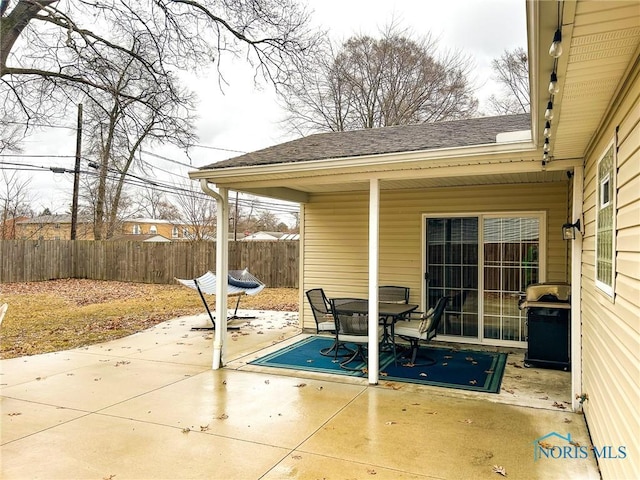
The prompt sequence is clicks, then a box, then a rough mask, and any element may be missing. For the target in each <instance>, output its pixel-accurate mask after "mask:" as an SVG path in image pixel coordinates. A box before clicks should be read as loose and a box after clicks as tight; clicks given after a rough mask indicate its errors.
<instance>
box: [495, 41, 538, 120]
mask: <svg viewBox="0 0 640 480" xmlns="http://www.w3.org/2000/svg"><path fill="white" fill-rule="evenodd" d="M491 66H492V68H493V72H494V74H495V79H496V80H497V81H498V82H499V83H500V85H501V86H502V93H501V94H500V95H495V94H494V95H491V96H490V97H489V105H490V108H491V110H492V112H493V113H496V114H498V115H509V114H515V113H527V112H529V104H530V100H529V98H530V97H529V62H528V57H527V52H525V50H524V48H522V47H518V48H515V49H513V50H511V51H509V50H505V51H504V53H503V54H502V56H500V58H496V59H494V60H493V61H492V62H491Z"/></svg>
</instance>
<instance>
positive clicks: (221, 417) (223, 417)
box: [216, 413, 229, 420]
mask: <svg viewBox="0 0 640 480" xmlns="http://www.w3.org/2000/svg"><path fill="white" fill-rule="evenodd" d="M216 418H217V419H218V420H226V419H227V418H229V415H227V414H226V413H223V414H222V415H218V416H217V417H216Z"/></svg>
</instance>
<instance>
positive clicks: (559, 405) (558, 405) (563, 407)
mask: <svg viewBox="0 0 640 480" xmlns="http://www.w3.org/2000/svg"><path fill="white" fill-rule="evenodd" d="M553 406H554V407H556V408H560V409H561V410H564V409H566V408H567V406H566V405H564V404H563V403H558V402H553Z"/></svg>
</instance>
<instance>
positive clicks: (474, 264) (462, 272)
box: [425, 217, 478, 338]
mask: <svg viewBox="0 0 640 480" xmlns="http://www.w3.org/2000/svg"><path fill="white" fill-rule="evenodd" d="M425 278H426V279H427V289H426V292H427V299H426V300H427V302H426V303H427V308H431V307H433V306H434V305H435V304H436V302H437V301H438V298H440V297H442V296H445V295H446V296H448V297H449V304H448V306H447V310H446V312H445V314H444V317H443V319H442V322H441V324H440V329H439V331H438V333H439V334H443V335H450V336H458V337H472V338H477V337H478V218H477V217H459V218H428V219H426V277H425Z"/></svg>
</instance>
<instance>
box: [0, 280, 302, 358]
mask: <svg viewBox="0 0 640 480" xmlns="http://www.w3.org/2000/svg"><path fill="white" fill-rule="evenodd" d="M207 297H208V298H207V300H208V301H209V305H210V308H211V309H214V308H215V296H207ZM5 302H6V303H8V304H9V310H8V311H7V314H6V316H5V318H4V321H3V322H2V326H1V327H0V329H1V333H2V335H1V337H0V358H3V359H4V358H13V357H21V356H24V355H35V354H39V353H47V352H54V351H59V350H66V349H70V348H76V347H81V346H85V345H91V344H94V343H99V342H104V341H107V340H113V339H116V338H121V337H124V336H127V335H131V334H133V333H136V332H138V331H140V330H144V329H146V328H149V327H151V326H153V325H156V324H158V323H160V322H164V321H165V320H169V319H171V318H175V317H179V316H183V315H194V314H200V313H204V307H203V305H202V302H201V300H200V297H199V296H198V293H197V292H196V291H194V290H190V289H188V288H185V287H183V286H181V285H149V284H139V283H124V282H104V281H95V280H77V279H68V280H51V281H47V282H28V283H10V284H2V285H0V304H2V303H5ZM234 307H235V298H230V299H229V308H234ZM240 308H245V309H256V310H280V311H293V312H295V311H298V290H297V289H294V288H265V289H264V290H263V291H262V292H260V293H259V294H258V295H255V296H249V295H245V296H244V297H243V298H242V300H241V303H240Z"/></svg>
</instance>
